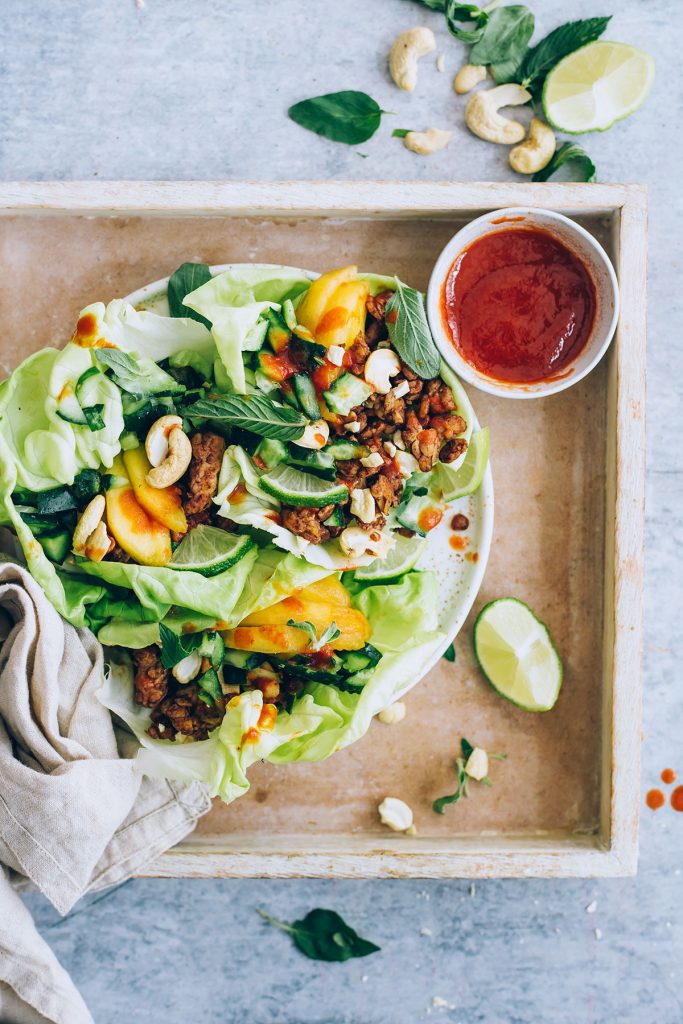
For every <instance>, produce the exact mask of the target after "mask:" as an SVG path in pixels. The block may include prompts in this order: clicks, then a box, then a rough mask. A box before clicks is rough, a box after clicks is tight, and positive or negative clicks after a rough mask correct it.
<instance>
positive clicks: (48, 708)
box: [0, 531, 210, 1024]
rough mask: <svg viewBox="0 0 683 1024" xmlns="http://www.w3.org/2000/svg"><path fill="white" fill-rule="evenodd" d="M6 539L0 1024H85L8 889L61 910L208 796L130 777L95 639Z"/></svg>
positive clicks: (191, 815)
mask: <svg viewBox="0 0 683 1024" xmlns="http://www.w3.org/2000/svg"><path fill="white" fill-rule="evenodd" d="M2 534H4V535H5V536H4V537H3V536H2ZM7 538H8V535H7V534H6V531H0V645H1V646H0V1021H12V1022H18V1021H22V1022H23V1021H30V1022H31V1024H33V1022H36V1021H43V1020H48V1021H54V1022H57V1024H81V1022H84V1024H85V1022H91V1021H92V1018H91V1016H90V1014H89V1012H88V1010H87V1009H86V1007H85V1004H84V1003H83V1001H82V999H81V997H80V996H79V994H78V992H77V991H76V989H75V987H74V986H73V983H72V982H71V980H70V978H69V976H68V975H67V974H66V972H65V971H64V970H63V969H62V968H61V967H60V966H59V964H58V962H57V960H56V959H55V958H54V956H53V954H52V953H51V951H50V949H49V948H48V946H47V945H46V943H45V942H44V941H43V940H42V939H41V938H40V936H39V935H38V932H37V931H36V930H35V928H34V926H33V922H32V921H31V918H30V915H29V914H28V912H27V911H26V908H25V907H24V905H23V903H22V901H21V899H20V897H19V896H18V895H17V893H16V888H17V887H19V888H21V887H26V886H27V885H30V884H31V883H32V885H31V886H30V887H37V888H38V889H40V891H41V892H42V893H44V895H45V896H46V897H47V898H48V899H49V900H50V902H51V903H53V904H54V906H55V907H56V908H57V910H58V911H59V912H60V913H62V914H65V913H67V911H68V910H70V908H71V907H72V906H73V904H74V903H75V902H76V900H78V898H79V897H80V896H82V895H83V894H84V893H85V892H87V891H90V890H93V889H102V888H105V887H106V886H108V885H112V884H114V883H115V882H121V881H123V880H124V879H126V878H128V877H130V876H131V875H132V874H134V873H135V872H136V870H138V869H139V868H141V867H142V865H144V864H145V863H147V862H149V861H151V860H153V859H154V858H155V857H156V856H157V855H158V854H160V853H161V852H163V851H164V850H166V849H168V848H169V847H170V846H173V845H174V844H175V843H177V842H178V841H179V840H180V839H182V837H183V836H184V835H186V834H187V833H188V832H190V831H191V830H192V829H193V828H194V826H195V823H196V821H197V819H198V818H199V817H200V815H202V814H204V813H205V812H206V811H207V810H208V809H209V806H210V800H209V798H208V796H207V792H206V789H205V788H204V787H203V786H201V785H200V784H199V783H192V784H179V783H172V782H164V781H159V780H156V779H149V778H146V777H143V776H142V775H141V774H140V773H139V772H138V771H137V769H136V767H135V762H134V761H133V760H132V759H131V758H132V756H133V755H134V753H135V750H136V744H135V741H133V740H132V739H131V737H130V736H129V735H128V734H127V733H124V732H123V731H121V732H118V731H115V729H114V727H113V725H112V721H111V717H110V714H109V712H108V711H107V710H106V708H104V707H103V706H102V705H101V704H100V702H99V701H98V699H97V696H96V691H97V689H98V687H99V686H100V684H101V680H102V671H103V663H102V650H101V648H100V646H99V644H98V643H97V641H96V640H95V639H94V637H93V636H92V634H91V633H90V632H89V631H88V630H77V629H74V627H73V626H70V625H69V624H68V623H66V622H64V621H63V620H62V619H61V618H60V616H59V615H58V614H57V612H56V611H55V610H54V608H53V607H52V605H51V604H50V603H49V601H48V600H47V598H46V597H45V595H44V594H43V592H42V590H41V588H40V587H39V586H38V584H37V583H36V582H35V580H33V578H32V577H31V575H30V574H29V573H28V572H27V570H25V569H23V568H22V567H21V566H20V565H18V564H16V563H12V562H9V561H6V560H5V557H6V556H5V555H4V554H3V551H5V552H6V551H7V550H8V543H9V544H11V541H9V542H8V539H7Z"/></svg>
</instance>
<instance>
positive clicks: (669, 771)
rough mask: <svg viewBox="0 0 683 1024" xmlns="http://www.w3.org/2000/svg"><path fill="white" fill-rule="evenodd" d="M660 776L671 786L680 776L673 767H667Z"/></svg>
mask: <svg viewBox="0 0 683 1024" xmlns="http://www.w3.org/2000/svg"><path fill="white" fill-rule="evenodd" d="M660 778H661V780H662V782H664V783H665V784H666V785H667V786H670V785H671V783H672V782H675V781H676V779H677V778H678V776H677V775H676V772H675V771H674V770H673V768H665V769H664V771H663V772H662V774H661V775H660Z"/></svg>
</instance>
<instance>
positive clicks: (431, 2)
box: [417, 0, 446, 11]
mask: <svg viewBox="0 0 683 1024" xmlns="http://www.w3.org/2000/svg"><path fill="white" fill-rule="evenodd" d="M417 2H418V3H420V4H422V5H423V6H424V7H429V9H430V10H432V11H445V10H446V0H417Z"/></svg>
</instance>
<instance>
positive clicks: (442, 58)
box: [436, 53, 446, 71]
mask: <svg viewBox="0 0 683 1024" xmlns="http://www.w3.org/2000/svg"><path fill="white" fill-rule="evenodd" d="M436 70H437V71H445V70H446V54H445V53H440V54H438V56H437V58H436Z"/></svg>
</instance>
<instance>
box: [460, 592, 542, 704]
mask: <svg viewBox="0 0 683 1024" xmlns="http://www.w3.org/2000/svg"><path fill="white" fill-rule="evenodd" d="M472 641H473V643H474V654H475V657H476V659H477V661H478V662H479V667H480V668H481V670H482V672H483V673H484V675H485V676H486V678H487V679H488V681H489V683H490V684H491V686H492V687H493V688H494V690H496V691H497V692H498V693H499V694H500V695H501V697H506V698H507V699H508V700H510V701H512V703H513V704H517V705H518V706H519V707H520V708H524V710H525V711H550V709H551V708H552V707H553V705H554V704H555V701H556V700H557V698H558V696H559V693H560V687H561V686H562V661H561V660H560V656H559V654H558V653H557V650H556V649H555V645H554V644H553V642H552V640H551V638H550V633H549V632H548V629H547V627H546V626H545V625H544V624H543V623H542V622H541V621H540V619H537V618H536V616H535V615H534V613H533V612H532V611H531V609H530V608H529V607H527V605H525V604H524V603H523V602H522V601H518V600H517V599H516V598H514V597H503V598H501V599H500V600H498V601H492V602H491V603H490V604H487V605H486V606H485V607H484V608H482V610H481V611H480V613H479V617H478V618H477V621H476V622H475V624H474V632H473V636H472Z"/></svg>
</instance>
